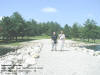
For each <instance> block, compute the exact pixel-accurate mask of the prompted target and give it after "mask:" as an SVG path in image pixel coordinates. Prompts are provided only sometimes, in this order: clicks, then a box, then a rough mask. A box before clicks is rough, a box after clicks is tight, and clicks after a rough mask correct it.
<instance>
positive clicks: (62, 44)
mask: <svg viewBox="0 0 100 75" xmlns="http://www.w3.org/2000/svg"><path fill="white" fill-rule="evenodd" d="M63 48H64V40H61V48H60V50H61V51H62V50H63Z"/></svg>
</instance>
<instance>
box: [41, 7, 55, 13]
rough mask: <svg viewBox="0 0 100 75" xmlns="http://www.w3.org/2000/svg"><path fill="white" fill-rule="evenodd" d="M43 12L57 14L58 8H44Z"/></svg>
mask: <svg viewBox="0 0 100 75" xmlns="http://www.w3.org/2000/svg"><path fill="white" fill-rule="evenodd" d="M42 12H46V13H55V12H57V9H56V8H52V7H47V8H43V9H42Z"/></svg>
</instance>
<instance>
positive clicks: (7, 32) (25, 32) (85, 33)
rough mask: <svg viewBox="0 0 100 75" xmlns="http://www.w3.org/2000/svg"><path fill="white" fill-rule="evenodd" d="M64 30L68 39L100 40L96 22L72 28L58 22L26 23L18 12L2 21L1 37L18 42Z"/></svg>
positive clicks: (89, 21)
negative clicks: (26, 38) (20, 39)
mask: <svg viewBox="0 0 100 75" xmlns="http://www.w3.org/2000/svg"><path fill="white" fill-rule="evenodd" d="M60 30H63V31H64V33H65V35H66V37H67V38H80V39H88V41H89V40H90V39H93V40H94V42H95V40H96V39H100V26H98V25H97V23H96V22H95V21H94V20H91V19H87V20H86V21H85V22H84V24H83V25H80V24H78V23H74V24H73V25H72V26H70V25H68V24H66V25H65V26H64V27H61V25H60V24H58V23H57V22H53V21H51V22H42V23H38V22H37V21H35V20H34V19H31V20H30V21H26V20H25V19H24V18H23V17H22V16H21V15H20V14H19V13H18V12H14V13H13V14H12V15H11V16H5V17H3V18H2V20H0V37H1V38H2V40H16V41H17V40H18V37H21V38H22V39H23V38H24V37H25V36H28V37H29V36H40V35H49V36H50V35H52V32H54V31H55V32H57V33H59V31H60Z"/></svg>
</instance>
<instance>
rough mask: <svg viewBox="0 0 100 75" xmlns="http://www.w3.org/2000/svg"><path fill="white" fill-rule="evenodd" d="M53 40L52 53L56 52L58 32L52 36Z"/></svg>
mask: <svg viewBox="0 0 100 75" xmlns="http://www.w3.org/2000/svg"><path fill="white" fill-rule="evenodd" d="M51 40H52V51H53V50H56V44H57V35H56V32H53V35H52V36H51Z"/></svg>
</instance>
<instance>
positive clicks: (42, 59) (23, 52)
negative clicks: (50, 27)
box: [0, 39, 100, 75]
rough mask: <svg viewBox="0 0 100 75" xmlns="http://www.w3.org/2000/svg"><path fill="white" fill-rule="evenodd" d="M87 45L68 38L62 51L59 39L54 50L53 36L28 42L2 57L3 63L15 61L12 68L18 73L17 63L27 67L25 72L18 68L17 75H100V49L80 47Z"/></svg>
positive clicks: (1, 62)
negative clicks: (17, 69)
mask: <svg viewBox="0 0 100 75" xmlns="http://www.w3.org/2000/svg"><path fill="white" fill-rule="evenodd" d="M84 45H85V44H84V43H77V42H74V41H71V40H66V42H65V46H64V49H63V51H60V49H59V47H60V44H59V41H58V45H57V51H51V40H50V39H42V40H36V41H31V42H25V43H24V45H23V47H22V48H20V49H18V50H17V51H16V52H12V53H8V54H7V55H5V57H2V58H0V64H1V65H3V64H6V65H8V64H9V65H11V66H12V64H13V66H12V67H10V68H11V71H14V72H15V71H16V68H15V66H14V65H21V66H23V67H24V68H27V69H26V71H24V72H19V71H17V75H100V71H99V69H100V64H99V63H100V55H99V54H100V52H99V51H93V50H90V49H86V48H84V47H79V46H84ZM1 67H3V68H4V65H3V66H1ZM30 67H31V69H30ZM13 69H14V70H13ZM28 69H30V70H32V71H28ZM24 70H25V69H24ZM15 73H16V72H15ZM1 75H4V73H3V72H2V73H1ZM7 75H8V74H7ZM9 75H10V74H9Z"/></svg>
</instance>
